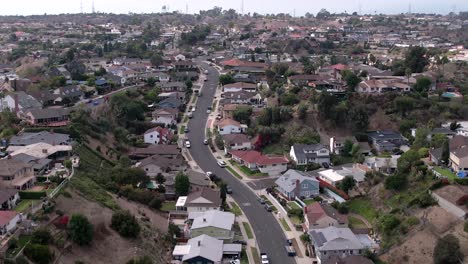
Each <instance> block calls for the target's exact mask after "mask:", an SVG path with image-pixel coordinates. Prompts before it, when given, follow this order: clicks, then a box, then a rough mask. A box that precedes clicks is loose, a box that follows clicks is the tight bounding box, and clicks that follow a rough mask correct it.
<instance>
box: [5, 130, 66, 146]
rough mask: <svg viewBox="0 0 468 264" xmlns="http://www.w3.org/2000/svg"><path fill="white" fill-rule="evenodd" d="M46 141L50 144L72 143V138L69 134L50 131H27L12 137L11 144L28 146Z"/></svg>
mask: <svg viewBox="0 0 468 264" xmlns="http://www.w3.org/2000/svg"><path fill="white" fill-rule="evenodd" d="M40 142H44V143H47V144H50V145H70V144H71V139H70V136H69V135H68V134H61V133H55V132H49V131H41V132H36V133H30V132H25V133H22V134H20V135H17V136H13V137H11V139H10V142H9V145H10V146H27V145H31V144H36V143H40Z"/></svg>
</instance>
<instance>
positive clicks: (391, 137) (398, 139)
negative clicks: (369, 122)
mask: <svg viewBox="0 0 468 264" xmlns="http://www.w3.org/2000/svg"><path fill="white" fill-rule="evenodd" d="M367 137H368V139H369V143H370V144H371V145H372V146H373V147H374V149H375V150H377V151H378V152H391V151H392V150H394V149H398V148H399V147H401V146H403V145H405V144H407V142H406V139H405V138H404V137H403V136H402V135H401V134H400V133H398V132H396V131H393V130H382V131H371V132H368V133H367Z"/></svg>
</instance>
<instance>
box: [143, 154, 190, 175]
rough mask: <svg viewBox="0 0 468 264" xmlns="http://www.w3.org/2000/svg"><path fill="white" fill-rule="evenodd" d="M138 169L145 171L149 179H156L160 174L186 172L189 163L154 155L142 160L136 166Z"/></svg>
mask: <svg viewBox="0 0 468 264" xmlns="http://www.w3.org/2000/svg"><path fill="white" fill-rule="evenodd" d="M136 167H137V168H141V169H142V170H144V171H145V173H146V175H148V176H149V177H156V176H157V175H158V174H160V173H161V174H166V173H169V172H173V171H184V170H186V169H187V163H186V162H185V160H184V159H170V158H168V157H164V156H160V155H153V156H150V157H147V158H145V159H143V160H141V161H140V162H139V163H137V164H136Z"/></svg>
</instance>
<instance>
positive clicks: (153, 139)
mask: <svg viewBox="0 0 468 264" xmlns="http://www.w3.org/2000/svg"><path fill="white" fill-rule="evenodd" d="M173 136H174V134H173V133H172V131H171V130H170V129H169V128H163V127H160V126H157V127H153V128H151V129H148V130H147V131H146V132H145V134H144V135H143V137H144V141H145V143H148V144H168V143H169V142H170V141H171V139H172V137H173Z"/></svg>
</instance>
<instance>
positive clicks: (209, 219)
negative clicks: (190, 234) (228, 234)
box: [191, 210, 235, 230]
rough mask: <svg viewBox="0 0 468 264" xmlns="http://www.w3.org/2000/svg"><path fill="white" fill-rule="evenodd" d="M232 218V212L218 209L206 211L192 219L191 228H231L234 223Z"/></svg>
mask: <svg viewBox="0 0 468 264" xmlns="http://www.w3.org/2000/svg"><path fill="white" fill-rule="evenodd" d="M234 218H235V216H234V214H233V213H229V212H222V211H219V210H210V211H206V212H204V213H203V214H202V215H200V216H198V217H196V218H195V219H194V220H193V223H192V227H191V229H198V228H204V227H209V226H211V227H217V228H221V229H226V230H231V228H232V225H233V224H234Z"/></svg>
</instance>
